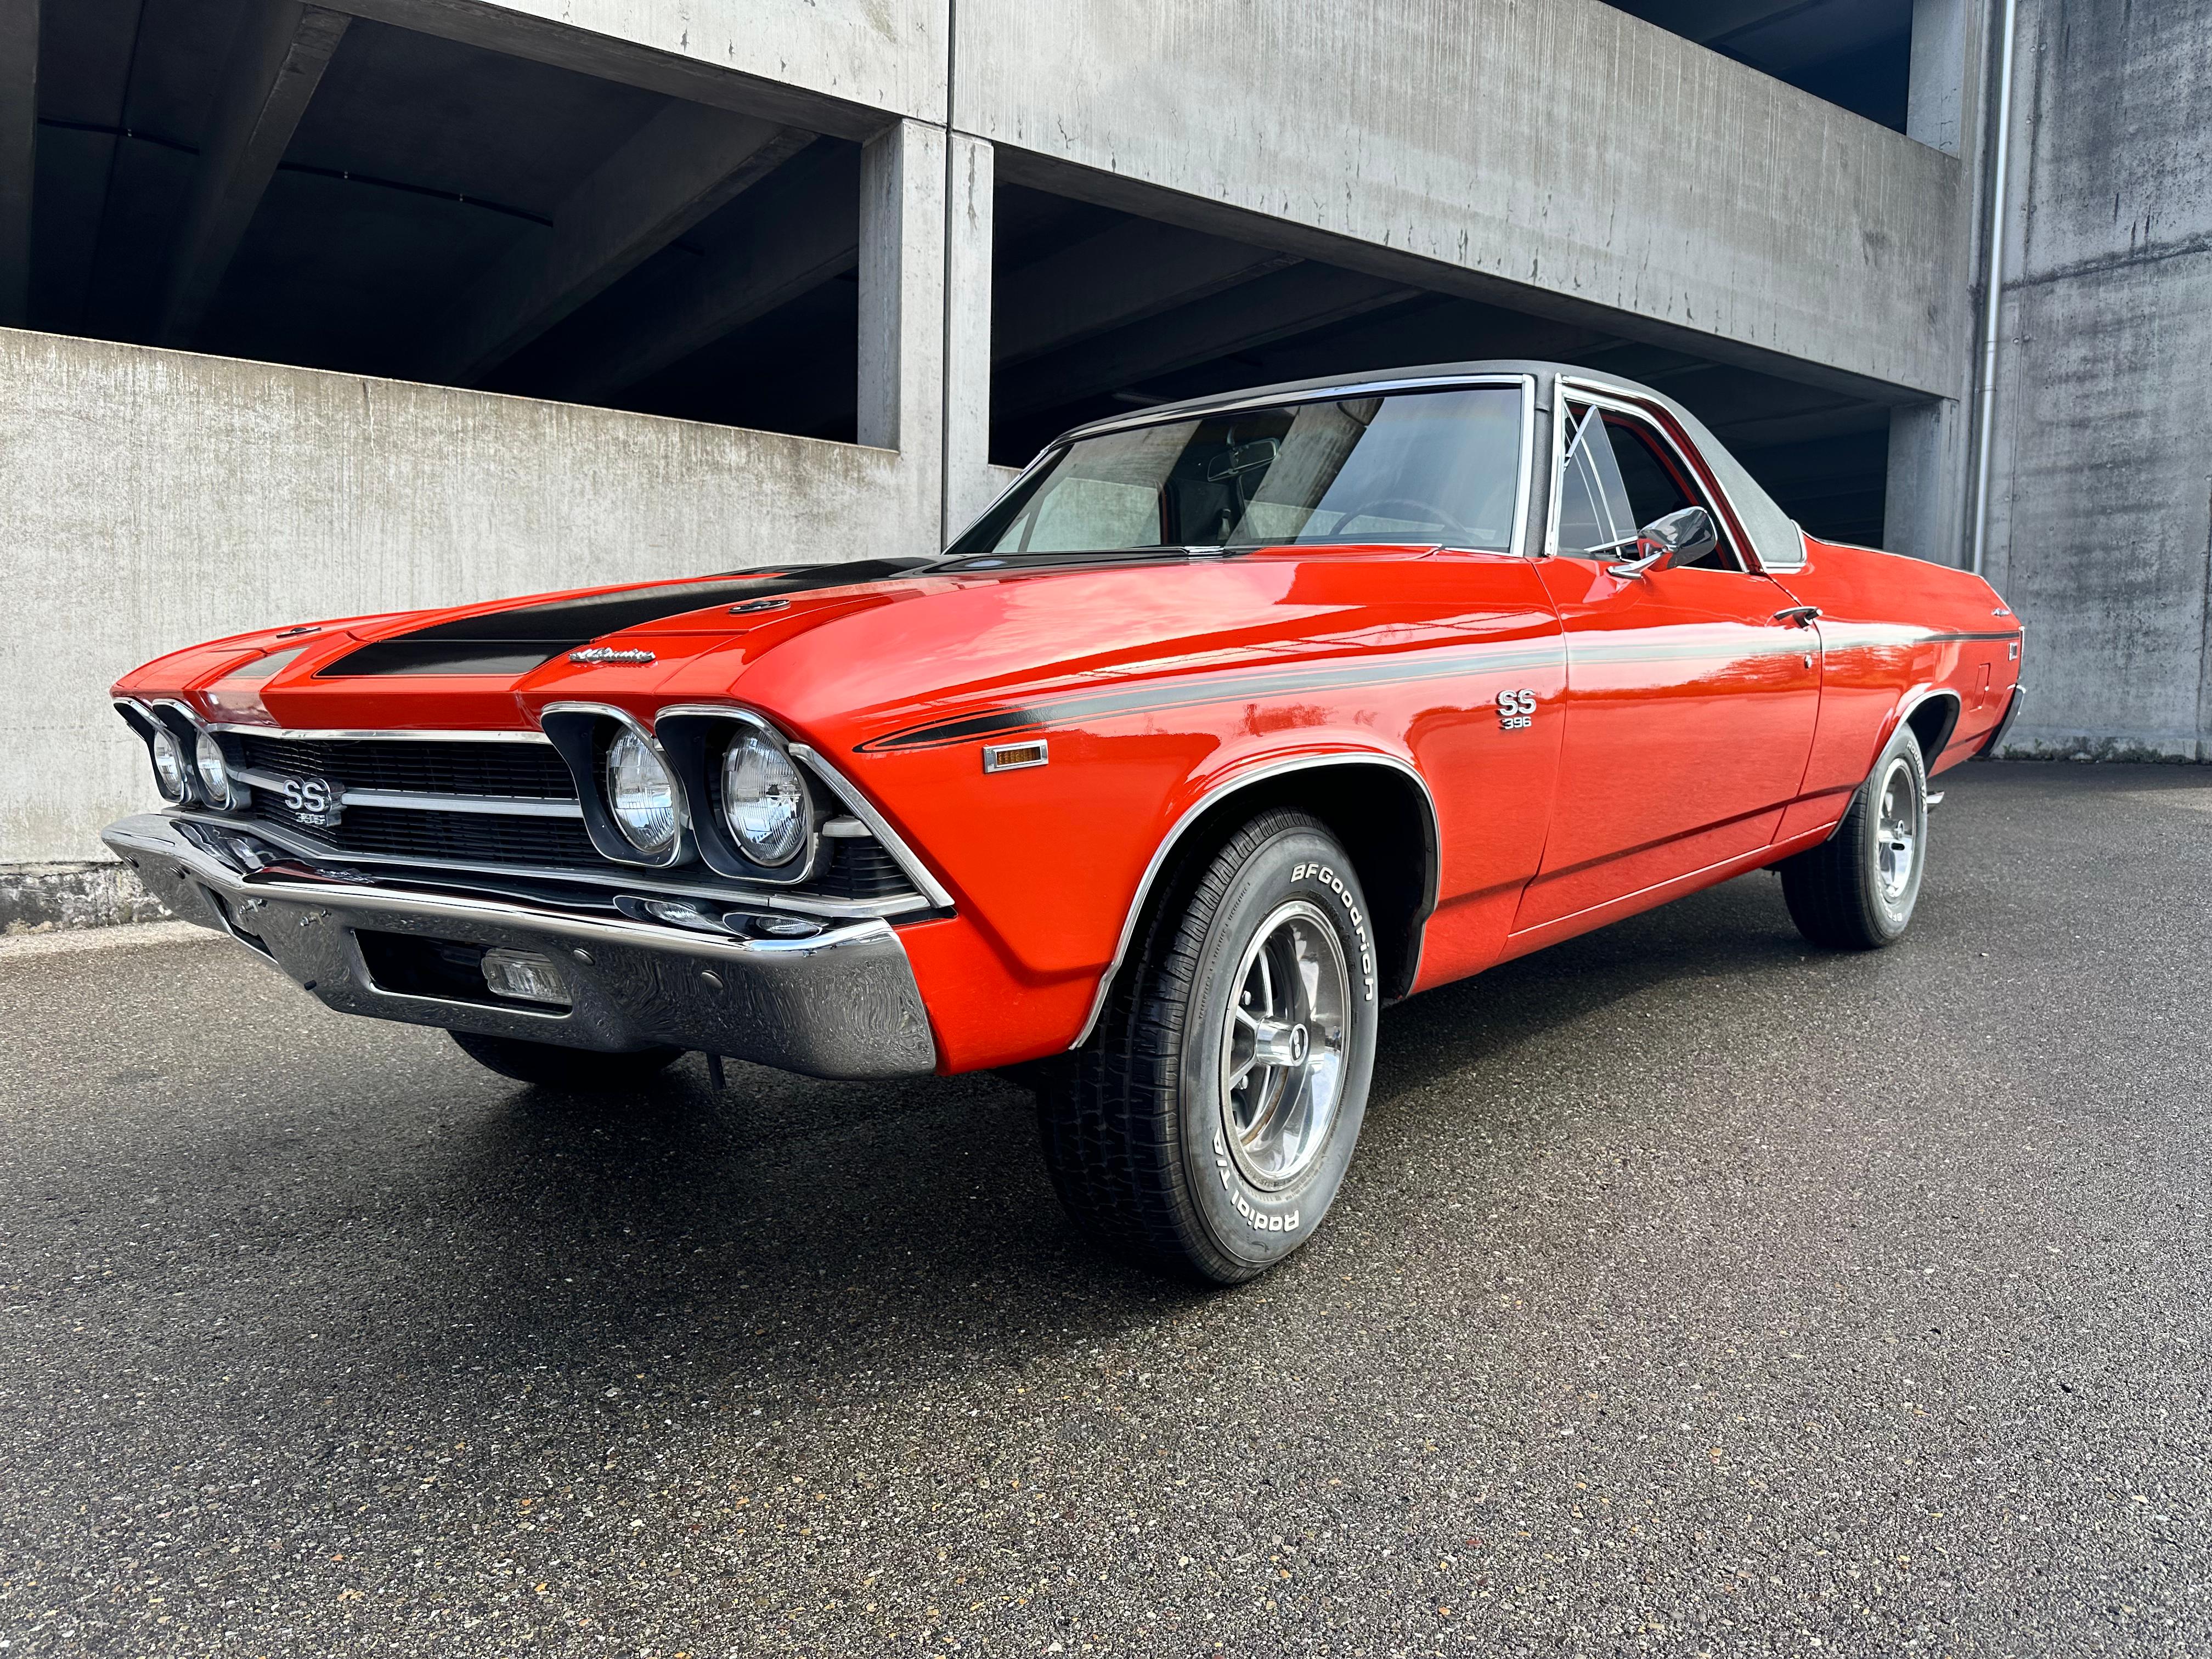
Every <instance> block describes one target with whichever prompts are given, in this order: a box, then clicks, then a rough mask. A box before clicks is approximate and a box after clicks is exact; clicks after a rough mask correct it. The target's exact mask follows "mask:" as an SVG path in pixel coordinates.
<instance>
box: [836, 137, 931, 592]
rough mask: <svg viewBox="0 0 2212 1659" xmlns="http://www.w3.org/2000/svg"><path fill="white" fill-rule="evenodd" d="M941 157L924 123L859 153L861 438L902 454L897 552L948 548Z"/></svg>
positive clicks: (873, 142) (869, 144) (875, 141)
mask: <svg viewBox="0 0 2212 1659" xmlns="http://www.w3.org/2000/svg"><path fill="white" fill-rule="evenodd" d="M944 400H945V130H944V129H943V128H942V127H933V126H930V125H927V124H925V123H923V122H921V121H900V122H898V123H897V124H896V125H893V126H890V127H887V128H885V129H884V131H882V132H880V133H878V135H877V136H876V137H873V138H871V139H870V140H868V142H867V143H866V145H865V146H863V147H862V149H861V151H860V405H859V410H858V418H857V423H856V424H857V432H856V435H857V436H858V438H859V440H860V442H861V443H863V444H866V445H870V446H872V447H876V448H878V449H896V450H897V451H898V452H899V473H900V478H901V494H902V497H903V498H904V499H905V501H907V503H908V507H907V511H906V513H904V515H903V517H904V520H905V523H904V525H903V526H902V533H901V536H900V539H899V545H898V547H897V548H896V551H898V552H901V553H930V552H934V551H935V550H937V549H938V548H939V546H941V545H942V544H943V540H944V526H945V485H944V479H945V449H944V443H945V401H944ZM886 551H890V550H888V549H887V550H886Z"/></svg>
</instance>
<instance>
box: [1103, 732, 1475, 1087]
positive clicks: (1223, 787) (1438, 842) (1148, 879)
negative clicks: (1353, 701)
mask: <svg viewBox="0 0 2212 1659" xmlns="http://www.w3.org/2000/svg"><path fill="white" fill-rule="evenodd" d="M1354 766H1368V767H1379V768H1381V769H1383V770H1385V771H1389V772H1394V773H1395V774H1397V775H1399V776H1401V777H1403V778H1406V779H1408V780H1410V781H1412V783H1413V787H1414V790H1415V792H1416V793H1417V795H1418V797H1419V801H1420V805H1421V819H1422V829H1423V833H1424V836H1425V842H1426V845H1425V848H1424V849H1423V851H1424V857H1423V864H1424V866H1425V868H1424V870H1423V875H1422V890H1421V896H1420V899H1419V903H1418V904H1417V905H1416V906H1415V908H1414V912H1413V924H1412V925H1413V937H1412V939H1410V940H1409V941H1408V944H1409V949H1410V960H1409V963H1408V969H1409V971H1408V972H1407V975H1406V983H1407V986H1408V987H1411V986H1412V985H1413V983H1414V982H1415V981H1417V980H1418V979H1419V973H1420V959H1421V939H1422V936H1423V933H1425V930H1426V928H1427V926H1428V921H1429V917H1430V916H1431V915H1433V914H1434V913H1435V910H1436V908H1437V876H1438V872H1439V871H1440V869H1441V867H1442V864H1443V838H1442V833H1441V830H1440V828H1439V824H1438V820H1437V798H1436V795H1435V793H1434V792H1432V791H1431V789H1430V787H1429V781H1428V780H1427V779H1426V778H1425V777H1423V776H1422V775H1421V772H1420V769H1419V768H1418V767H1416V766H1415V765H1413V763H1412V762H1410V761H1408V760H1406V759H1405V758H1403V757H1401V756H1397V755H1393V754H1389V753H1388V752H1386V751H1384V750H1374V749H1331V750H1316V751H1314V752H1311V753H1308V754H1301V755H1291V756H1284V757H1278V758H1276V759H1274V760H1271V761H1262V762H1259V763H1255V764H1252V765H1248V766H1244V767H1241V768H1239V769H1237V770H1235V771H1233V772H1231V773H1230V774H1229V775H1227V776H1225V777H1223V778H1219V779H1217V780H1215V781H1213V782H1212V784H1210V785H1208V786H1207V787H1206V788H1205V789H1204V790H1203V791H1201V792H1200V794H1199V797H1198V799H1195V800H1194V801H1193V802H1191V804H1190V805H1188V806H1187V807H1185V808H1184V809H1183V811H1182V814H1181V815H1180V816H1179V817H1177V818H1176V821H1175V823H1173V824H1172V825H1171V826H1170V828H1169V829H1168V832H1167V834H1166V835H1165V836H1162V837H1161V838H1160V844H1159V845H1158V847H1156V848H1153V849H1152V858H1151V860H1150V861H1149V862H1147V863H1146V866H1145V872H1144V874H1143V875H1142V876H1140V877H1139V878H1138V881H1137V890H1136V892H1135V894H1134V895H1133V896H1132V897H1131V899H1130V901H1129V908H1128V909H1127V913H1126V914H1125V915H1123V916H1122V918H1121V936H1120V938H1119V939H1116V940H1115V945H1114V956H1113V959H1112V960H1111V961H1109V963H1107V964H1106V967H1105V969H1104V970H1103V972H1102V973H1100V975H1098V988H1097V992H1096V993H1094V994H1093V995H1092V996H1091V1012H1089V1014H1087V1015H1086V1016H1085V1018H1084V1021H1083V1029H1082V1030H1080V1031H1079V1032H1077V1033H1076V1036H1075V1040H1074V1041H1073V1042H1071V1043H1069V1044H1068V1045H1067V1046H1068V1047H1069V1048H1071V1049H1073V1048H1081V1047H1082V1046H1083V1045H1084V1044H1085V1043H1086V1042H1089V1041H1090V1040H1091V1033H1092V1032H1093V1031H1095V1030H1097V1029H1098V1021H1099V1018H1100V1017H1101V1016H1102V1015H1103V1014H1104V1013H1105V1012H1106V999H1107V998H1108V997H1109V995H1111V994H1112V993H1113V989H1114V981H1115V979H1116V978H1117V977H1118V976H1119V975H1120V974H1121V969H1122V967H1123V965H1124V964H1125V963H1127V961H1128V957H1129V947H1130V945H1132V944H1133V942H1134V940H1135V939H1136V934H1137V924H1138V922H1139V921H1141V920H1142V919H1143V916H1144V914H1145V907H1146V905H1147V904H1148V903H1150V902H1151V901H1152V888H1153V886H1154V884H1156V883H1157V882H1158V879H1159V876H1160V872H1162V871H1163V870H1164V869H1166V868H1167V865H1168V860H1169V859H1170V858H1171V857H1172V856H1173V855H1174V854H1175V851H1176V848H1178V847H1179V846H1181V845H1182V842H1183V839H1184V837H1185V836H1188V834H1189V833H1190V831H1191V830H1192V829H1194V827H1195V826H1196V825H1197V823H1199V821H1200V819H1201V818H1203V817H1206V815H1207V814H1208V813H1209V812H1212V811H1214V810H1216V809H1217V808H1218V807H1221V806H1224V805H1227V804H1228V802H1229V801H1230V800H1231V799H1233V798H1234V797H1235V796H1237V795H1238V794H1240V793H1245V792H1246V791H1249V790H1250V789H1253V788H1255V787H1257V786H1259V785H1261V784H1263V783H1267V782H1270V781H1273V780H1274V779H1277V778H1281V777H1286V776H1289V775H1292V774H1294V773H1298V772H1311V771H1318V770H1320V769H1323V768H1328V767H1339V768H1343V767H1354Z"/></svg>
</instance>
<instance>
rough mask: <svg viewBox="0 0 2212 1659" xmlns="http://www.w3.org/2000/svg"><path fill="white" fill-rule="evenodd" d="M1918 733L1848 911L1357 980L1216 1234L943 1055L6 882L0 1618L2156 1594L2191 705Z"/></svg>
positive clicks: (2166, 1620)
mask: <svg viewBox="0 0 2212 1659" xmlns="http://www.w3.org/2000/svg"><path fill="white" fill-rule="evenodd" d="M1944 787H1947V788H1948V801H1947V802H1946V804H1945V805H1943V806H1942V808H1941V810H1940V811H1939V812H1938V814H1937V816H1936V821H1935V825H1934V829H1933V834H1932V865H1931V868H1930V872H1929V879H1928V884H1927V887H1926V890H1925V893H1924V896H1923V899H1922V902H1921V908H1920V914H1919V917H1918V919H1917V922H1916V924H1915V927H1914V929H1913V931H1912V933H1911V935H1910V936H1909V937H1908V938H1907V939H1906V940H1905V942H1904V943H1903V944H1901V945H1899V946H1898V947H1897V948H1895V949H1893V950H1891V951H1886V952H1881V953H1877V954H1873V955H1866V956H1837V955H1828V954H1824V953H1821V952H1818V951H1814V950H1812V949H1810V948H1809V947H1808V946H1806V945H1803V944H1802V942H1801V941H1800V940H1799V939H1798V938H1797V936H1796V933H1795V932H1794V931H1793V930H1792V929H1791V927H1790V923H1789V920H1788V918H1787V916H1786V915H1785V913H1784V909H1783V905H1782V899H1781V894H1780V890H1779V884H1778V883H1777V882H1776V881H1774V880H1773V879H1772V878H1770V877H1765V876H1753V877H1748V878H1743V879H1741V880H1738V881H1735V882H1733V883H1730V884H1728V885H1726V886H1724V887H1722V888H1719V889H1717V890H1713V891H1711V892H1709V893H1706V894H1704V895H1700V896H1696V897H1694V898H1692V899H1689V900H1686V901H1684V902H1680V903H1678V904H1675V905H1674V906H1672V907H1670V908H1667V909H1665V910H1662V911H1659V912H1657V913H1655V914H1653V915H1647V916H1644V917H1640V918H1638V919H1635V920H1633V921H1629V922H1627V923H1625V924H1622V925H1620V926H1618V927H1613V928H1612V929H1610V930H1608V931H1607V932H1604V933H1599V934H1596V935H1593V936H1591V937H1589V938H1586V939H1580V940H1577V941H1574V942H1571V943H1570V944H1568V945H1562V946H1559V947H1558V948H1556V949H1553V950H1552V951H1548V952H1547V953H1545V954H1543V955H1541V956H1538V957H1534V958H1531V959H1528V960H1527V961H1523V962H1520V963H1511V964H1509V965H1508V966H1506V967H1504V968H1502V969H1498V970H1497V971H1495V972H1493V973H1492V974H1489V975H1485V976H1483V977H1482V978H1480V979H1479V980H1476V981H1472V982H1469V983H1468V984H1465V985H1462V986H1458V987H1452V988H1449V989H1447V990H1444V991H1441V992H1437V993H1432V994H1430V995H1428V996H1425V997H1422V998H1419V999H1417V1000H1414V1001H1413V1002H1410V1003H1408V1004H1407V1005H1405V1006H1402V1007H1401V1008H1399V1009H1397V1010H1395V1011H1393V1012H1390V1013H1389V1014H1386V1015H1385V1016H1384V1019H1383V1036H1382V1054H1381V1059H1380V1061H1379V1064H1378V1066H1377V1070H1376V1086H1375V1095H1374V1103H1373V1105H1372V1107H1371V1109H1370V1114H1369V1116H1368V1121H1367V1128H1366V1134H1365V1138H1364V1145H1363V1146H1362V1147H1361V1149H1360V1152H1359V1156H1358V1159H1357V1161H1356V1162H1355V1164H1353V1167H1352V1175H1351V1176H1350V1179H1349V1181H1348V1182H1347V1184H1346V1189H1345V1194H1344V1196H1343V1198H1342V1200H1340V1203H1339V1204H1338V1206H1337V1208H1336V1211H1335V1212H1334V1214H1333V1215H1332V1216H1331V1217H1330V1218H1329V1220H1328V1224H1327V1225H1326V1226H1325V1227H1324V1228H1323V1229H1322V1231H1321V1232H1320V1233H1319V1235H1318V1236H1317V1237H1316V1239H1315V1241H1314V1243H1312V1244H1311V1245H1310V1247H1308V1248H1307V1249H1305V1250H1304V1251H1303V1252H1302V1253H1300V1254H1299V1255H1297V1256H1296V1257H1294V1258H1293V1259H1292V1260H1291V1261H1290V1263H1289V1264H1288V1265H1287V1266H1285V1267H1283V1268H1282V1269H1280V1270H1279V1271H1278V1272H1276V1273H1273V1275H1271V1276H1269V1277H1267V1278H1266V1279H1262V1280H1261V1281H1259V1282H1258V1283H1255V1284H1254V1285H1249V1286H1246V1287H1243V1288H1242V1289H1238V1290H1234V1291H1217V1292H1212V1293H1205V1292H1201V1291H1196V1290H1193V1289H1188V1288H1184V1287H1181V1286H1176V1285H1169V1284H1165V1283H1163V1282H1160V1281H1158V1280H1156V1279H1152V1278H1151V1277H1148V1276H1147V1275H1146V1274H1145V1273H1141V1272H1139V1271H1136V1270H1133V1269H1130V1268H1127V1267H1123V1266H1121V1265H1120V1264H1118V1263H1116V1262H1115V1261H1112V1260H1109V1259H1107V1258H1104V1257H1102V1256H1100V1255H1097V1254H1094V1253H1093V1252H1092V1251H1091V1249H1088V1248H1087V1247H1086V1246H1085V1245H1084V1244H1083V1243H1081V1242H1080V1241H1079V1240H1077V1239H1076V1238H1075V1237H1073V1236H1072V1235H1071V1233H1070V1231H1069V1230H1068V1228H1067V1226H1066V1223H1065V1222H1064V1221H1063V1219H1062V1218H1061V1216H1060V1212H1059V1210H1058V1208H1057V1207H1056V1206H1055V1204H1054V1200H1053V1197H1052V1194H1051V1191H1050V1188H1049V1187H1048V1184H1047V1182H1046V1180H1045V1176H1044V1173H1043V1170H1042V1167H1041V1165H1040V1164H1039V1162H1038V1158H1037V1154H1036V1147H1035V1142H1034V1134H1033V1131H1032V1127H1031V1123H1030V1101H1029V1098H1028V1097H1027V1096H1026V1095H1024V1094H1023V1093H1022V1092H1020V1091H1018V1090H1017V1089H1015V1088H1014V1087H1012V1086H1011V1085H1008V1084H1006V1083H1004V1082H1002V1081H1000V1080H999V1079H994V1078H989V1077H979V1078H962V1079H941V1080H929V1081H924V1082H919V1083H913V1084H906V1085H892V1086H885V1085H843V1084H825V1083H816V1082H810V1081H806V1080H804V1079H793V1078H787V1077H783V1076H780V1075H778V1074H775V1073H767V1072H761V1071H756V1070H752V1069H750V1068H746V1067H738V1066H733V1067H732V1068H731V1073H730V1078H729V1085H728V1088H727V1090H726V1091H725V1092H722V1093H720V1094H717V1093H716V1092H715V1091H714V1090H713V1089H712V1088H711V1087H710V1086H709V1085H708V1079H707V1077H706V1073H705V1071H704V1069H703V1067H702V1065H701V1064H700V1062H699V1061H698V1060H696V1059H693V1060H687V1061H685V1062H684V1065H683V1066H681V1067H680V1068H678V1070H677V1071H676V1072H675V1073H672V1074H671V1077H670V1079H668V1080H667V1081H666V1082H665V1083H664V1084H662V1085H659V1086H658V1087H656V1088H654V1089H653V1091H651V1092H649V1093H646V1094H642V1095H640V1096H637V1097H629V1098H623V1099H617V1100H615V1101H612V1102H595V1101H590V1100H586V1099H580V1098H576V1097H568V1096H562V1095H558V1094H554V1093H550V1092H547V1091H536V1090H532V1089H528V1088H524V1087H521V1086H520V1085H514V1084H511V1083H508V1082H507V1081H505V1080H503V1079H499V1078H496V1077H494V1076H492V1075H491V1074H490V1073H486V1072H483V1071H480V1070H478V1069H477V1067H476V1066H473V1065H472V1064H471V1063H470V1062H469V1061H468V1060H465V1059H464V1058H463V1056H462V1055H461V1054H459V1052H458V1051H457V1050H455V1049H454V1048H452V1046H451V1045H450V1044H449V1043H448V1042H447V1039H446V1038H445V1037H444V1036H442V1035H441V1033H438V1032H435V1031H429V1030H416V1029H411V1028H408V1027H402V1026H395V1025H386V1024H374V1023H370V1022H368V1021H362V1020H355V1019H349V1018H344V1017H342V1016H339V1015H336V1014H332V1013H329V1012H325V1011H324V1010H323V1009H322V1008H321V1007H320V1006H319V1005H318V1004H316V1003H315V1002H314V1001H313V1000H312V999H311V998H309V997H308V996H307V995H306V994H304V993H301V992H300V991H298V990H295V988H293V987H291V986H290V985H289V983H288V982H287V981H283V979H282V978H280V977H279V976H277V975H276V974H275V973H274V972H273V971H272V970H270V969H268V968H266V967H264V966H263V965H261V964H260V963H258V962H257V961H255V960H254V959H252V958H251V957H247V956H246V954H245V953H244V952H243V951H240V950H239V949H238V948H237V947H235V946H234V945H229V944H228V942H226V941H222V940H220V939H213V938H211V937H207V936H201V935H195V936H193V937H192V938H191V939H175V938H170V937H163V936H161V935H156V936H155V941H156V942H152V943H146V944H119V943H115V942H112V941H111V940H108V939H102V940H99V941H97V942H93V941H71V942H70V943H69V944H68V945H65V946H64V947H61V948H56V947H54V946H52V945H48V944H46V943H43V942H41V943H40V944H39V945H34V946H33V947H31V948H27V949H26V948H23V947H20V946H16V945H0V1648H6V1649H9V1650H10V1652H9V1659H17V1656H21V1655H23V1654H27V1653H28V1654H40V1655H43V1654H48V1653H56V1654H75V1653H86V1654H99V1655H115V1656H137V1655H166V1654H172V1653H179V1654H221V1655H226V1656H229V1655H237V1656H252V1655H270V1656H286V1659H289V1656H306V1655H314V1656H325V1655H340V1654H410V1655H416V1654H426V1653H439V1654H461V1655H476V1654H505V1653H509V1652H517V1653H529V1654H536V1655H570V1654H574V1655H629V1656H641V1659H642V1656H650V1659H678V1656H684V1659H708V1656H716V1659H719V1656H724V1655H736V1654H754V1653H802V1654H833V1655H844V1654H865V1655H874V1654H902V1655H951V1654H1036V1653H1054V1652H1060V1653H1067V1654H1078V1653H1099V1654H1123V1655H1152V1654H1160V1655H1212V1654H1215V1653H1220V1654H1224V1655H1232V1656H1267V1655H1275V1654H1298V1655H1304V1654H1309V1653H1312V1654H1322V1653H1326V1654H1346V1655H1349V1654H1374V1655H1386V1654H1391V1655H1395V1654H1431V1653H1452V1654H1460V1653H1467V1654H1493V1653H1495V1654H1520V1653H1539V1654H1545V1655H1553V1654H1557V1655H1577V1654H1589V1655H1600V1654H1647V1653H1648V1654H1665V1655H1683V1656H1693V1655H1705V1654H1710V1655H1714V1656H1734V1655H1757V1654H1802V1655H1814V1654H1818V1655H1822V1656H1830V1655H1869V1656H1873V1655H1896V1654H1903V1653H1916V1654H1922V1653H1924V1654H1929V1655H1955V1656H2016V1655H2029V1654H2063V1655H2077V1654H2105V1653H2112V1654H2160V1655H2166V1654H2172V1655H2182V1654H2203V1653H2205V1652H2207V1651H2212V1547H2208V1536H2207V1525H2208V1522H2212V1498H2208V1482H2207V1450H2206V1448H2207V1443H2208V1436H2212V1409H2208V1400H2207V1387H2208V1371H2207V1356H2208V1344H2212V1277H2208V1267H2212V1240H2208V1232H2207V1210H2208V1205H2212V1199H2208V1192H2212V1188H2209V1187H2208V1181H2207V1176H2208V1173H2212V1081H2209V1080H2208V1079H2212V1037H2208V1021H2212V951H2208V933H2209V932H2212V921H2208V918H2212V772H2207V771H2206V770H2204V769H2200V768H2186V767H2172V768H2155V767H2122V766H2109V767H2089V766H2031V765H2002V766H1978V767H1973V768H1970V769H1960V770H1959V771H1957V772H1954V773H1953V774H1951V775H1948V777H1947V778H1946V779H1945V780H1944ZM80 945H82V946H84V947H85V948H79V946H80Z"/></svg>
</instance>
